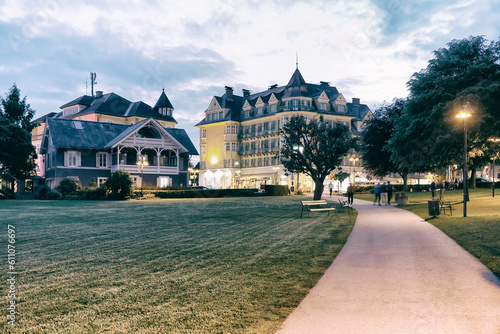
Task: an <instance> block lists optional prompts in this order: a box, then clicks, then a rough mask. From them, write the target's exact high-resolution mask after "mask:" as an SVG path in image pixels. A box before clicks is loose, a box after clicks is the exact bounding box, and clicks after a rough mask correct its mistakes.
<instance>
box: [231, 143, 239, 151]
mask: <svg viewBox="0 0 500 334" xmlns="http://www.w3.org/2000/svg"><path fill="white" fill-rule="evenodd" d="M231 151H238V143H231Z"/></svg>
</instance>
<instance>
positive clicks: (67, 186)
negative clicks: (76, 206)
mask: <svg viewBox="0 0 500 334" xmlns="http://www.w3.org/2000/svg"><path fill="white" fill-rule="evenodd" d="M80 189H81V186H80V182H78V181H77V180H74V179H69V178H66V179H63V180H61V182H59V185H58V186H57V187H56V190H57V191H59V192H60V193H61V195H62V196H68V195H76V192H77V191H78V190H80Z"/></svg>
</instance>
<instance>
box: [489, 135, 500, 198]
mask: <svg viewBox="0 0 500 334" xmlns="http://www.w3.org/2000/svg"><path fill="white" fill-rule="evenodd" d="M488 141H491V142H492V143H494V144H498V143H499V142H500V138H497V137H491V138H489V139H488ZM496 158H497V155H496V152H495V154H493V158H492V159H491V160H493V164H492V167H493V168H492V170H491V177H492V180H493V183H492V184H491V196H492V197H495V160H496Z"/></svg>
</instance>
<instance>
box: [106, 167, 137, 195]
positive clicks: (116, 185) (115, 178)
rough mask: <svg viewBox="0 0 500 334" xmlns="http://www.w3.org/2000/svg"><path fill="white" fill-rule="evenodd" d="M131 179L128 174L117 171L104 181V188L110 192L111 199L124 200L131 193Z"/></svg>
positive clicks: (120, 170)
mask: <svg viewBox="0 0 500 334" xmlns="http://www.w3.org/2000/svg"><path fill="white" fill-rule="evenodd" d="M132 184H134V181H132V178H131V177H130V174H129V173H128V172H125V171H124V170H122V169H119V170H117V171H116V172H114V173H113V174H111V176H110V177H109V178H108V179H107V180H106V188H108V189H109V190H111V195H110V198H111V199H126V198H127V197H129V196H130V194H131V193H132Z"/></svg>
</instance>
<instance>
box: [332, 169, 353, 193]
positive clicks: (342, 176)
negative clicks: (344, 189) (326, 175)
mask: <svg viewBox="0 0 500 334" xmlns="http://www.w3.org/2000/svg"><path fill="white" fill-rule="evenodd" d="M349 175H350V174H349V173H347V172H338V173H337V174H333V179H334V180H336V181H339V183H340V185H339V191H340V187H341V186H342V182H344V180H345V179H347V178H348V177H349Z"/></svg>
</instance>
